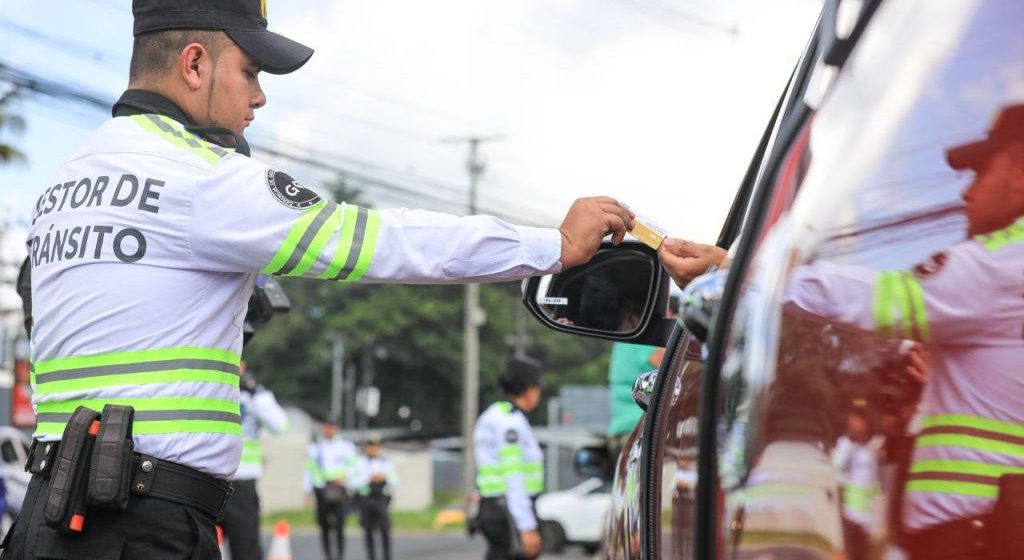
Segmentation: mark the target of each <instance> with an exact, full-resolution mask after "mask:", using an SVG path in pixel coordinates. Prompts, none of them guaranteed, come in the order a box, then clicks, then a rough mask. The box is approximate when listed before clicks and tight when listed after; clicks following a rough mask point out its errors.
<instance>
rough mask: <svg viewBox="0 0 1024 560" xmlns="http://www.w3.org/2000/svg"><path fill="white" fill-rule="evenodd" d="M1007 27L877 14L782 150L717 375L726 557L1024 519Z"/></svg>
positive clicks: (993, 5)
mask: <svg viewBox="0 0 1024 560" xmlns="http://www.w3.org/2000/svg"><path fill="white" fill-rule="evenodd" d="M1020 21H1024V4H1021V3H1020V2H1015V1H1012V0H989V1H977V0H972V1H961V2H930V1H928V0H916V1H915V0H905V1H896V0H892V1H887V2H884V3H883V4H882V6H881V7H880V8H879V11H878V12H877V14H876V15H875V17H874V20H873V21H872V23H871V26H870V27H869V29H868V30H867V32H866V33H865V35H864V37H863V39H862V40H861V42H860V44H859V45H858V46H857V48H856V50H855V51H854V53H853V55H852V56H851V59H850V61H849V62H848V63H847V65H846V66H845V67H844V70H843V72H842V74H841V75H840V76H839V77H838V78H837V80H836V82H835V83H834V85H833V87H832V88H831V90H830V91H829V93H828V94H827V96H826V97H825V100H824V102H823V103H822V105H821V106H820V108H819V110H818V111H817V113H816V114H815V115H814V117H813V119H812V120H811V121H810V122H809V123H808V124H807V126H806V128H805V130H803V131H802V134H800V135H799V138H798V140H797V141H796V142H794V143H793V145H792V146H790V152H789V154H788V156H787V158H786V161H784V162H783V165H782V167H781V169H780V170H779V171H778V176H777V177H776V190H777V195H778V196H777V198H776V200H775V201H774V204H771V205H769V212H770V213H771V215H770V216H769V217H768V218H769V219H767V220H765V224H766V229H765V230H764V231H761V232H753V233H755V234H756V235H757V236H758V239H760V241H759V244H758V246H757V249H756V252H755V254H754V255H753V260H752V266H751V267H750V269H749V272H748V274H747V277H746V278H745V280H744V284H743V289H742V292H741V296H740V301H741V303H740V305H739V306H738V308H737V310H736V315H735V317H734V319H733V321H732V327H731V331H730V333H729V335H728V337H727V338H728V339H727V342H726V344H727V354H726V359H725V361H724V364H723V367H722V377H721V391H720V395H721V400H720V402H719V403H717V406H718V407H719V421H718V425H717V431H716V433H717V439H718V444H719V449H718V475H719V476H718V480H717V483H718V486H719V497H720V500H719V501H720V503H721V507H722V517H721V518H720V524H719V525H720V527H721V531H722V535H721V539H720V542H722V543H724V546H725V547H726V554H725V555H724V556H725V557H732V556H733V555H734V554H738V555H740V556H742V557H747V556H750V557H757V556H758V555H760V554H764V555H765V557H777V556H778V555H784V556H786V557H808V558H834V557H837V556H839V555H844V556H845V557H846V558H848V559H850V560H858V559H866V558H869V557H880V555H883V553H884V555H885V556H886V557H889V555H892V557H900V556H898V555H899V554H904V555H907V554H909V555H910V556H911V557H913V556H914V555H915V553H916V552H919V551H920V550H923V548H921V547H926V546H929V544H928V543H929V542H935V541H934V536H935V535H937V534H945V535H947V536H948V538H949V539H951V540H949V541H946V542H953V543H954V544H955V543H959V542H961V541H963V542H967V541H968V540H971V539H970V538H969V535H968V533H969V531H971V530H975V529H972V527H985V526H987V525H986V524H988V523H990V522H991V520H992V519H1001V518H1000V517H999V516H1000V515H1004V514H1003V513H1001V512H1003V511H1004V509H1003V504H1004V503H1009V502H1008V501H1013V500H1016V503H1020V499H1021V496H1020V495H1016V494H1012V493H1008V492H1010V491H1008V490H1003V489H1005V488H1018V487H1020V488H1024V483H1022V482H1021V478H1020V477H1021V475H1020V474H1019V473H1024V453H1022V452H1021V450H1022V449H1024V437H1022V434H1024V408H1022V407H1021V406H1019V403H1021V402H1024V378H1021V376H1020V375H1019V364H1020V363H1021V360H1024V319H1022V317H1024V297H1022V295H1024V221H1022V220H1021V218H1022V217H1024V34H1021V33H1020V31H1019V22H1020ZM965 193H966V196H965ZM997 525H998V523H997ZM958 528H959V529H958ZM961 529H962V531H963V532H964V533H963V535H964V536H961V534H960V533H955V532H954V531H956V530H961ZM977 530H981V529H977ZM984 534H985V537H984V539H986V540H987V541H986V542H991V544H986V545H984V546H989V547H997V548H998V547H1000V546H1002V544H1001V543H1003V542H1004V541H1003V540H1002V539H1009V538H1011V536H1009V535H1005V534H1000V533H997V532H988V530H987V529H986V533H984ZM950 535H953V536H950ZM957 539H959V540H957ZM971 542H975V541H974V540H971ZM666 553H667V552H666ZM970 556H971V554H969V553H966V552H965V553H964V554H963V555H962V557H970Z"/></svg>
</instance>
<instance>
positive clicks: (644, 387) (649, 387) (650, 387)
mask: <svg viewBox="0 0 1024 560" xmlns="http://www.w3.org/2000/svg"><path fill="white" fill-rule="evenodd" d="M657 379H658V370H656V369H652V370H651V371H649V372H647V373H641V374H640V376H639V377H637V378H636V381H634V382H633V402H635V403H636V404H637V406H639V407H640V408H642V409H644V410H647V405H649V404H651V395H652V394H653V393H654V382H655V381H657Z"/></svg>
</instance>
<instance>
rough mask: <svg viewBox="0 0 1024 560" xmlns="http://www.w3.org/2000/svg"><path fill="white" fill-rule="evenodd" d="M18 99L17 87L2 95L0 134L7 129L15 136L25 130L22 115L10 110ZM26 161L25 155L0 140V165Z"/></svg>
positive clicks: (0, 102) (0, 101)
mask: <svg viewBox="0 0 1024 560" xmlns="http://www.w3.org/2000/svg"><path fill="white" fill-rule="evenodd" d="M17 97H18V88H16V87H15V88H12V89H11V90H10V91H8V92H7V93H5V94H3V95H0V132H3V131H4V129H7V130H10V131H11V132H12V133H14V134H19V133H21V131H22V130H24V129H25V119H23V118H22V117H21V115H16V114H14V113H11V112H10V110H9V109H10V107H11V105H12V103H13V101H14V100H15V99H16V98H17ZM24 160H25V154H23V153H22V152H21V151H20V150H18V149H17V148H15V147H14V146H12V145H10V144H7V143H5V142H4V141H3V140H0V165H2V164H5V163H13V162H16V161H24Z"/></svg>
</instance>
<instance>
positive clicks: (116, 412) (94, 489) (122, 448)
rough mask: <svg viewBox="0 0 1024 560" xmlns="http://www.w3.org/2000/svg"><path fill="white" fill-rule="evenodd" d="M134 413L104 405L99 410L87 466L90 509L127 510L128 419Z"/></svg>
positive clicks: (129, 474) (132, 447) (129, 470)
mask: <svg viewBox="0 0 1024 560" xmlns="http://www.w3.org/2000/svg"><path fill="white" fill-rule="evenodd" d="M134 417H135V409H134V408H132V407H130V406H124V405H115V404H108V405H106V406H104V407H103V417H102V419H101V420H100V431H99V433H98V434H97V435H96V444H95V445H94V446H93V450H92V461H91V464H90V465H89V490H88V493H87V500H88V502H89V505H90V506H96V507H98V508H101V509H109V510H116V511H121V510H124V509H125V508H127V507H128V495H129V494H130V488H129V485H130V484H131V481H132V479H131V477H132V452H133V451H134V450H135V445H134V443H132V419H133V418H134Z"/></svg>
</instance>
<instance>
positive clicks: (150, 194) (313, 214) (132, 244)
mask: <svg viewBox="0 0 1024 560" xmlns="http://www.w3.org/2000/svg"><path fill="white" fill-rule="evenodd" d="M560 251H561V241H560V236H559V233H558V232H557V230H554V229H542V228H529V227H517V226H512V225H509V224H507V223H505V222H502V221H501V220H498V219H495V218H489V217H483V216H472V217H465V218H458V217H455V216H450V215H447V214H440V213H437V212H426V211H418V210H405V209H398V210H381V211H374V210H366V209H364V208H357V207H355V206H352V205H348V204H344V203H340V204H336V203H334V202H328V201H324V200H321V199H320V197H319V196H318V195H317V194H316V193H314V192H313V191H311V190H309V189H306V188H304V187H302V186H300V185H298V184H297V183H295V182H294V181H293V180H292V179H291V177H289V176H288V175H286V174H284V173H282V172H279V171H276V170H274V169H272V168H270V167H269V166H267V165H266V164H263V163H261V162H259V161H257V160H254V159H250V158H247V157H244V156H242V155H239V154H236V153H234V152H233V151H230V150H225V149H223V148H221V147H218V146H216V145H213V144H209V143H207V142H205V141H203V140H201V139H199V138H198V137H196V136H194V135H192V134H191V133H189V132H188V131H186V130H184V128H183V126H182V125H181V124H179V123H178V122H175V121H174V120H172V119H170V118H168V117H163V116H156V115H134V116H130V117H128V116H122V117H116V118H113V119H111V120H109V121H107V122H106V123H104V124H103V125H102V126H100V128H99V129H98V130H97V131H96V132H95V133H94V134H93V135H92V136H91V137H90V139H89V140H88V141H87V142H86V144H85V146H84V147H83V148H82V149H81V151H80V152H79V153H77V154H76V155H74V156H73V157H72V158H71V159H69V160H68V161H67V162H65V163H64V164H63V165H62V166H61V167H60V168H59V169H58V171H57V174H56V177H55V178H54V179H53V181H52V182H51V183H50V186H48V187H47V188H46V189H45V190H44V191H43V193H42V195H41V196H40V197H39V199H38V202H37V204H36V207H35V211H34V213H33V217H32V225H31V227H30V228H29V234H28V252H29V255H30V259H31V262H32V293H33V303H34V305H35V307H34V310H33V318H34V320H35V327H34V328H33V330H32V339H31V351H32V357H33V373H32V377H33V386H34V388H35V392H34V394H33V404H34V405H35V406H36V410H37V413H38V420H39V423H38V426H37V430H36V437H39V438H43V439H47V440H55V439H59V438H60V436H61V434H62V433H63V429H64V426H65V424H66V421H67V419H68V418H69V417H70V414H71V413H72V412H73V411H74V409H75V407H76V406H78V405H86V406H89V407H91V408H95V409H96V410H101V409H102V407H103V404H105V403H112V402H113V403H124V404H131V405H133V406H135V410H136V413H135V424H134V434H135V449H136V450H137V451H138V452H140V453H145V454H149V455H153V456H155V457H158V458H160V459H164V460H168V461H174V462H177V463H180V464H183V465H186V466H189V467H193V468H196V469H198V470H200V471H203V472H207V473H210V474H212V475H214V476H217V477H220V478H230V477H231V476H232V474H233V473H234V472H235V470H236V469H237V467H238V463H239V459H240V456H241V452H242V438H241V435H242V427H241V424H240V417H239V405H238V399H239V390H238V363H239V354H240V353H241V349H242V322H243V318H244V316H245V312H246V304H247V302H248V299H249V295H250V293H251V291H252V287H253V283H254V282H255V281H256V280H257V276H258V275H259V273H260V272H261V271H262V272H263V273H264V274H277V275H286V276H304V277H309V278H322V279H326V280H337V281H363V282H386V281H400V282H407V283H453V282H460V281H463V280H465V279H472V280H480V281H500V280H512V279H518V278H523V277H527V276H532V275H537V274H544V273H550V272H553V271H557V270H559V268H560V264H559V257H560Z"/></svg>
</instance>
